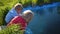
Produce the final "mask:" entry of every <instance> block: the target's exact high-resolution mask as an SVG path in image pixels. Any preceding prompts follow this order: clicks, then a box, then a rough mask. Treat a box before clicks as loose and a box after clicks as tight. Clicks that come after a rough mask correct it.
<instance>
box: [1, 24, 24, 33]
mask: <svg viewBox="0 0 60 34" xmlns="http://www.w3.org/2000/svg"><path fill="white" fill-rule="evenodd" d="M20 28H21V26H19V25H17V24H13V25H11V26H9V27H6V28H5V29H3V30H1V31H0V34H23V33H24V30H20Z"/></svg>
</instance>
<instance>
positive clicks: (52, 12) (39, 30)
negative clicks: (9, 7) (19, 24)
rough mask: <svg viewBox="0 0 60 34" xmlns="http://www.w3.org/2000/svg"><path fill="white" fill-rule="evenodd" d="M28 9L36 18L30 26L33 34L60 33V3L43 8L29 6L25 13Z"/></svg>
mask: <svg viewBox="0 0 60 34" xmlns="http://www.w3.org/2000/svg"><path fill="white" fill-rule="evenodd" d="M27 9H30V10H32V11H33V12H34V17H33V19H32V20H31V21H30V23H29V25H28V27H29V28H30V29H31V30H32V32H33V34H56V33H57V34H58V33H60V2H57V3H52V4H48V5H43V6H35V7H31V6H28V7H26V8H24V9H23V11H24V10H27ZM51 32H52V33H51ZM54 32H56V33H54Z"/></svg>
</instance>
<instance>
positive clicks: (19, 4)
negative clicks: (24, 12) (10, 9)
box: [14, 3, 23, 9]
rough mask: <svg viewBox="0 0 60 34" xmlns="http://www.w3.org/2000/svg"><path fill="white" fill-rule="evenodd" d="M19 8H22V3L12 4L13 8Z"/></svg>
mask: <svg viewBox="0 0 60 34" xmlns="http://www.w3.org/2000/svg"><path fill="white" fill-rule="evenodd" d="M18 7H19V8H21V9H23V6H22V4H21V3H17V4H16V5H14V8H15V9H16V8H18Z"/></svg>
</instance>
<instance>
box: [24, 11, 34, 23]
mask: <svg viewBox="0 0 60 34" xmlns="http://www.w3.org/2000/svg"><path fill="white" fill-rule="evenodd" d="M33 15H34V14H33V12H32V11H31V10H26V11H24V12H23V16H24V19H25V20H26V21H27V22H29V21H30V20H31V19H32V17H33Z"/></svg>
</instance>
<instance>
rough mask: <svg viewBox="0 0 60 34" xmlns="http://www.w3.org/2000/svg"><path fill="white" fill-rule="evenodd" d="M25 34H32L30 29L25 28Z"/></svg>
mask: <svg viewBox="0 0 60 34" xmlns="http://www.w3.org/2000/svg"><path fill="white" fill-rule="evenodd" d="M25 34H33V33H32V31H31V29H30V28H28V27H27V28H26V30H25Z"/></svg>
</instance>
